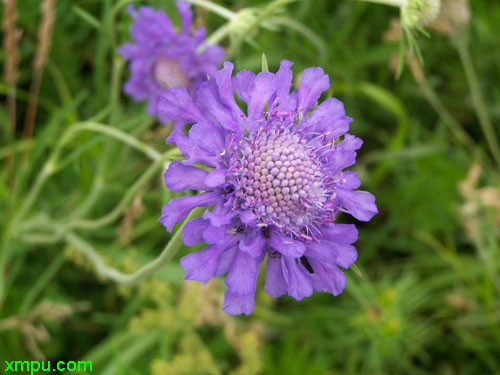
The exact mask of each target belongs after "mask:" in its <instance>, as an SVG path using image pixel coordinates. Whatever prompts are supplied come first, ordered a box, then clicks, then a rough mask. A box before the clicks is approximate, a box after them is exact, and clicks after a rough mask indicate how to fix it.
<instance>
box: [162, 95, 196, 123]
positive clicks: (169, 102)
mask: <svg viewBox="0 0 500 375" xmlns="http://www.w3.org/2000/svg"><path fill="white" fill-rule="evenodd" d="M158 113H159V115H160V116H161V117H162V118H164V119H170V120H172V121H182V122H184V123H195V122H199V121H203V120H204V119H205V118H204V116H203V114H202V113H201V111H200V110H199V109H198V106H197V105H196V104H195V103H194V102H193V99H191V96H189V94H188V92H187V90H186V89H185V88H184V87H173V88H170V89H165V91H164V92H163V94H162V95H161V97H160V102H159V103H158Z"/></svg>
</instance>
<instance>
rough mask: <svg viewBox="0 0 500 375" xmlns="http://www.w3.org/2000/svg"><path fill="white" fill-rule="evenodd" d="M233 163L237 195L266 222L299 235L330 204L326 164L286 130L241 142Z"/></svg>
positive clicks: (266, 132)
mask: <svg viewBox="0 0 500 375" xmlns="http://www.w3.org/2000/svg"><path fill="white" fill-rule="evenodd" d="M235 156H236V159H237V160H234V159H233V165H234V162H235V163H236V165H237V167H236V168H234V172H233V174H234V176H235V180H236V183H237V186H239V189H237V195H238V197H239V201H240V204H241V206H242V208H246V209H251V210H252V211H253V212H254V213H255V214H257V215H258V217H259V219H260V221H261V222H262V223H264V224H275V225H277V226H278V227H279V228H281V229H283V230H285V231H287V232H291V233H292V234H295V235H297V236H301V233H305V232H307V229H308V227H309V225H310V224H311V223H312V222H313V220H314V219H315V218H317V217H318V214H319V212H320V211H321V212H324V209H323V205H324V203H325V202H326V201H327V200H328V198H329V197H328V194H327V189H326V188H325V186H324V183H323V180H324V176H323V173H322V168H321V164H320V162H319V161H318V158H317V156H316V154H315V152H314V149H313V148H312V147H311V146H308V144H307V141H306V140H304V139H301V137H300V135H298V134H296V133H292V132H291V131H290V130H289V128H287V129H276V127H274V128H273V129H268V130H261V131H259V132H257V133H256V134H250V135H249V136H248V137H245V138H243V139H242V140H241V142H240V145H239V148H238V149H237V151H236V154H235Z"/></svg>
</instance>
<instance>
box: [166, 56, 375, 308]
mask: <svg viewBox="0 0 500 375" xmlns="http://www.w3.org/2000/svg"><path fill="white" fill-rule="evenodd" d="M291 65H292V62H290V61H282V62H281V66H280V68H279V70H278V72H277V73H276V74H273V73H269V72H261V73H259V74H257V75H255V74H254V73H252V72H249V71H241V72H239V73H237V74H236V76H234V77H231V73H232V70H233V65H232V64H231V63H229V62H226V63H225V64H224V68H223V69H221V70H220V71H218V72H217V73H216V74H215V76H214V77H213V78H211V79H209V80H208V81H206V82H204V83H203V84H202V85H201V86H200V88H199V89H198V91H197V93H196V97H195V99H194V100H193V99H192V98H191V96H190V95H189V94H188V92H187V91H186V89H183V88H172V89H168V90H166V91H165V92H164V93H163V95H162V96H161V98H160V104H159V113H160V114H161V115H162V117H164V118H169V119H171V120H175V121H180V122H183V123H192V124H194V125H193V126H192V127H191V129H190V130H189V135H188V136H186V135H185V134H183V132H182V131H178V130H175V131H174V132H173V133H172V135H171V136H170V137H169V139H168V140H167V142H170V143H175V144H177V146H178V147H179V149H180V150H181V151H182V153H183V155H184V156H185V157H186V158H187V159H186V160H184V161H182V162H173V163H172V164H171V165H170V167H169V169H168V170H167V171H166V172H165V176H164V177H165V184H166V186H167V187H168V188H169V189H171V190H173V191H175V192H178V191H181V190H203V191H206V192H205V193H203V194H200V195H195V196H191V195H190V196H185V197H182V198H176V199H172V200H171V201H170V202H169V203H168V204H167V205H165V206H164V207H163V210H162V216H161V217H160V219H159V221H160V222H161V223H163V225H165V227H166V228H167V230H169V231H171V230H172V227H173V226H174V224H176V223H179V222H180V221H181V220H182V219H183V218H184V217H185V216H186V215H187V214H188V213H189V212H190V211H191V210H192V209H193V208H195V207H197V206H202V207H204V206H207V207H208V206H213V209H212V210H211V211H209V210H206V211H205V213H204V215H203V217H200V218H196V219H193V220H191V221H189V222H188V223H187V224H186V225H185V227H184V230H183V240H184V243H185V244H186V245H187V246H191V245H195V244H197V243H200V242H203V241H204V242H206V243H207V244H208V246H207V247H206V248H204V249H203V250H201V251H199V252H196V253H191V254H189V255H187V256H185V257H183V258H182V259H181V265H182V267H183V268H184V269H185V270H186V279H187V280H196V281H201V282H203V283H206V282H207V281H208V280H210V279H211V278H212V277H214V276H221V275H223V274H225V273H228V276H227V277H226V285H227V288H228V290H227V292H226V294H225V298H224V305H223V310H224V311H226V312H227V313H229V314H247V315H248V314H250V313H251V312H252V311H253V309H254V295H255V289H256V280H257V274H258V272H259V265H260V263H261V262H262V261H263V260H264V258H265V257H266V255H267V270H266V285H265V290H266V291H267V293H268V294H269V295H271V296H272V297H275V298H276V297H279V296H281V295H283V294H285V293H288V295H290V296H291V297H293V298H295V299H297V300H301V299H302V298H304V297H307V296H310V295H311V294H312V292H313V291H325V292H328V293H331V294H333V295H338V294H340V293H342V290H343V289H344V287H345V283H346V279H345V276H344V273H343V272H342V271H341V270H340V269H339V266H340V267H342V268H348V267H349V266H350V265H351V264H352V263H353V262H354V261H355V260H356V258H357V252H356V249H355V247H354V246H352V244H353V243H354V242H356V240H357V237H358V232H357V230H356V227H355V225H354V224H336V223H334V222H335V218H336V214H337V213H338V212H339V211H341V212H345V213H348V214H350V215H352V216H353V217H355V218H356V219H358V220H362V221H368V220H370V219H371V218H372V217H373V216H374V215H375V214H376V213H377V207H376V206H375V197H374V196H373V195H371V194H370V193H367V192H364V191H359V190H355V189H357V188H359V186H360V185H361V183H360V181H359V179H358V176H357V174H356V173H355V172H351V171H345V172H344V171H343V169H344V168H347V167H349V166H351V165H353V164H354V163H355V159H356V150H357V149H359V148H360V147H361V144H362V141H361V139H359V138H356V137H355V136H353V135H350V134H347V133H346V132H347V130H348V129H349V123H350V122H351V121H352V119H351V118H349V117H347V116H346V114H345V111H344V106H343V104H342V102H340V101H339V100H337V99H335V98H330V99H326V100H325V101H323V102H322V103H321V104H320V105H319V106H318V107H317V108H315V109H313V107H314V106H315V103H316V101H317V100H318V99H319V97H320V95H321V93H322V92H323V91H325V90H327V89H328V88H329V87H330V83H329V78H328V76H327V75H326V74H325V73H324V72H323V69H321V68H309V69H306V70H304V71H303V73H302V78H301V83H300V87H299V88H298V89H297V90H295V91H293V92H291V93H290V88H291V85H292V76H293V73H292V71H291V69H290V67H291ZM235 93H236V94H237V96H238V97H239V99H240V101H241V102H243V103H245V105H246V110H245V111H243V110H242V109H240V107H239V105H238V104H237V103H236V101H235V96H234V94H235ZM308 112H309V113H308ZM306 114H308V116H306ZM195 163H199V164H204V165H206V166H207V167H210V168H213V169H211V170H210V171H207V170H204V169H200V168H198V167H194V166H192V165H193V164H195Z"/></svg>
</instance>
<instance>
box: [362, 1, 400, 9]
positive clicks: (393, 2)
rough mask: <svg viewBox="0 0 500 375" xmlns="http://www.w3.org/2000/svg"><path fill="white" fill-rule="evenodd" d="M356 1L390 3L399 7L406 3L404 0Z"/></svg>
mask: <svg viewBox="0 0 500 375" xmlns="http://www.w3.org/2000/svg"><path fill="white" fill-rule="evenodd" d="M356 1H363V2H365V3H375V4H383V5H390V6H393V7H398V8H401V7H402V6H403V5H404V3H405V1H404V0H356Z"/></svg>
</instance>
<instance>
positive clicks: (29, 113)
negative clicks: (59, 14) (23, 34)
mask: <svg viewBox="0 0 500 375" xmlns="http://www.w3.org/2000/svg"><path fill="white" fill-rule="evenodd" d="M55 3H56V2H55V0H43V1H42V2H41V3H40V9H41V12H42V18H41V20H40V26H39V28H38V45H37V49H36V53H35V57H34V60H33V71H34V73H33V79H32V80H31V86H30V101H29V104H28V108H27V110H26V118H25V121H24V137H25V138H31V137H32V136H33V130H34V126H35V119H36V112H37V109H38V97H39V94H40V86H41V84H42V77H43V71H44V68H45V63H46V62H47V57H48V55H49V51H50V46H51V42H52V29H53V27H54V22H55V13H56V10H55Z"/></svg>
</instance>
